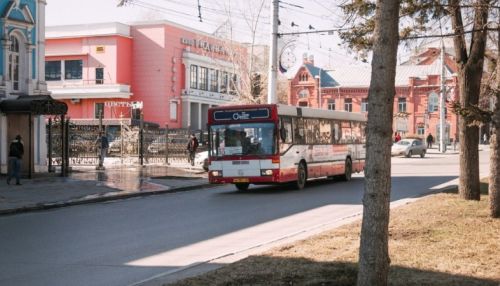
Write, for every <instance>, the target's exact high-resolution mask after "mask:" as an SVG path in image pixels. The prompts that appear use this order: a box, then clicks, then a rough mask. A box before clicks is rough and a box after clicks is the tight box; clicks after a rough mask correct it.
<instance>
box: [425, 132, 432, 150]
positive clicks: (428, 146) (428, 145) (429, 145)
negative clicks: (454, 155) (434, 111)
mask: <svg viewBox="0 0 500 286" xmlns="http://www.w3.org/2000/svg"><path fill="white" fill-rule="evenodd" d="M425 141H427V148H429V149H430V148H432V143H434V137H433V136H432V134H430V133H429V135H427V139H425Z"/></svg>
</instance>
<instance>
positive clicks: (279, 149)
mask: <svg viewBox="0 0 500 286" xmlns="http://www.w3.org/2000/svg"><path fill="white" fill-rule="evenodd" d="M365 127H366V116H365V114H363V113H354V112H346V111H334V110H326V109H315V108H308V107H298V106H289V105H281V104H259V105H231V106H219V107H213V108H210V109H209V110H208V132H209V155H208V156H209V166H208V170H209V173H208V178H209V182H210V183H212V184H224V183H231V184H234V185H235V186H236V188H237V189H238V190H240V191H245V190H247V189H248V187H249V185H250V184H255V185H259V184H266V185H267V184H281V183H292V184H294V185H295V187H296V188H297V189H302V188H304V186H305V185H306V182H307V180H308V179H312V178H320V177H330V178H333V177H341V178H342V179H343V180H345V181H349V180H350V179H351V175H352V173H353V172H361V171H363V169H364V166H365V156H366V149H365V138H366V137H365Z"/></svg>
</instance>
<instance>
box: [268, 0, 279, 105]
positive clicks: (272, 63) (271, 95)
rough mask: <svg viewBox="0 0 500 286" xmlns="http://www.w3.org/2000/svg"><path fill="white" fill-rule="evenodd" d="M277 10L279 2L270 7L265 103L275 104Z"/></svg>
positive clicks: (276, 1)
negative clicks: (269, 41)
mask: <svg viewBox="0 0 500 286" xmlns="http://www.w3.org/2000/svg"><path fill="white" fill-rule="evenodd" d="M278 10H279V1H278V0H272V5H271V45H270V46H269V52H270V54H271V55H270V57H269V76H268V82H267V103H270V104H271V103H277V102H278V100H277V96H276V86H277V80H278Z"/></svg>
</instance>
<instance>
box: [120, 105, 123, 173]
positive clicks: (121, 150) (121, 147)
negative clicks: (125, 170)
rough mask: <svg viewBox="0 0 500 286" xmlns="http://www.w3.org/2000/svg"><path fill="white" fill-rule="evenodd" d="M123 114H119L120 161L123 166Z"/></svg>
mask: <svg viewBox="0 0 500 286" xmlns="http://www.w3.org/2000/svg"><path fill="white" fill-rule="evenodd" d="M123 135H124V134H123V113H122V114H120V161H121V164H122V165H123V147H124V146H123Z"/></svg>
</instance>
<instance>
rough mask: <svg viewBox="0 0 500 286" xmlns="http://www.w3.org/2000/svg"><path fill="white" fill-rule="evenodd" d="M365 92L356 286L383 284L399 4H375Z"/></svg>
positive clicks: (385, 279) (386, 272)
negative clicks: (369, 73)
mask: <svg viewBox="0 0 500 286" xmlns="http://www.w3.org/2000/svg"><path fill="white" fill-rule="evenodd" d="M374 20H375V21H374V24H375V29H374V33H373V60H372V73H371V81H370V89H369V92H368V105H369V107H368V108H369V110H370V112H369V113H368V126H367V145H366V148H367V153H366V167H365V168H366V169H365V170H366V173H365V192H364V195H363V222H362V226H361V243H360V249H359V273H358V281H357V285H359V286H364V285H366V286H368V285H371V286H373V285H387V282H388V275H389V263H390V260H389V250H388V232H389V203H390V194H391V145H392V116H393V103H394V95H395V92H396V89H395V77H396V63H397V50H398V44H399V36H398V34H399V33H398V29H399V27H398V24H399V1H396V0H390V1H383V0H378V1H377V6H376V14H375V18H374Z"/></svg>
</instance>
